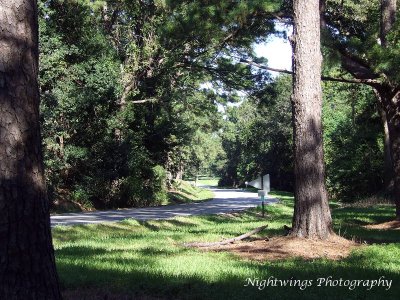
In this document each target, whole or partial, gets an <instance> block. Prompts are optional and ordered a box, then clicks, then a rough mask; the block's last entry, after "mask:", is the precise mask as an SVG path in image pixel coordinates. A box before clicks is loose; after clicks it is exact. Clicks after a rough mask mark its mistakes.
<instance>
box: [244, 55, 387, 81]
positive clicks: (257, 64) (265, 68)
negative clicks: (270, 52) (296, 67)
mask: <svg viewBox="0 0 400 300" xmlns="http://www.w3.org/2000/svg"><path fill="white" fill-rule="evenodd" d="M240 62H241V63H246V64H248V65H251V66H254V67H257V68H260V69H264V70H267V71H273V72H278V73H284V74H289V75H293V71H290V70H285V69H277V68H271V67H268V66H266V65H262V64H259V63H256V62H254V61H251V60H248V59H240ZM321 80H323V81H335V82H342V83H353V84H367V85H370V86H375V85H377V84H380V82H379V81H378V80H376V79H357V78H353V79H348V78H343V77H330V76H321Z"/></svg>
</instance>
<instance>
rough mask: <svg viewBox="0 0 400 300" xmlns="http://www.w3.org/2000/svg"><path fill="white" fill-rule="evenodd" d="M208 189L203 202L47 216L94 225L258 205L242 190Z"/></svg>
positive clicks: (254, 197) (254, 196)
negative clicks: (210, 195) (207, 198)
mask: <svg viewBox="0 0 400 300" xmlns="http://www.w3.org/2000/svg"><path fill="white" fill-rule="evenodd" d="M211 190H212V191H213V192H214V199H213V200H210V201H206V202H200V203H188V204H178V205H170V206H159V207H146V208H130V209H121V210H109V211H95V212H86V213H68V214H61V215H54V216H51V225H52V226H56V225H79V224H97V223H104V222H118V221H121V220H124V219H128V218H132V219H135V220H157V219H169V218H173V217H177V216H193V215H208V214H220V213H229V212H232V211H238V210H244V209H248V208H250V207H255V206H257V205H259V204H260V200H259V199H258V197H257V194H256V193H250V192H244V191H241V190H237V189H215V188H211ZM276 201H277V200H276V199H273V198H268V199H266V203H273V202H276Z"/></svg>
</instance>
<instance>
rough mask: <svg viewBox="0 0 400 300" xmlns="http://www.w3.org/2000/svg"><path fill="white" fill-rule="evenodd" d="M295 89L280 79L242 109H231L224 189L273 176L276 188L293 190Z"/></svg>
mask: <svg viewBox="0 0 400 300" xmlns="http://www.w3.org/2000/svg"><path fill="white" fill-rule="evenodd" d="M291 86H292V82H291V78H290V77H288V76H282V77H278V78H277V79H276V80H275V81H274V82H269V83H266V84H265V86H264V89H263V90H260V91H258V92H256V93H254V94H253V95H252V97H250V98H247V99H245V100H244V101H243V103H241V105H239V106H228V107H227V111H226V120H225V122H224V124H225V125H224V127H223V133H222V144H223V148H224V150H225V152H226V157H227V159H226V164H225V166H224V168H223V170H222V173H221V175H222V178H221V181H220V184H221V185H231V186H232V185H233V186H237V185H243V184H244V182H245V181H250V180H252V179H254V178H256V177H257V176H259V175H260V174H266V173H269V174H270V175H271V185H272V187H273V188H276V189H282V190H289V191H291V190H293V153H292V128H291V107H290V95H291V92H290V90H291Z"/></svg>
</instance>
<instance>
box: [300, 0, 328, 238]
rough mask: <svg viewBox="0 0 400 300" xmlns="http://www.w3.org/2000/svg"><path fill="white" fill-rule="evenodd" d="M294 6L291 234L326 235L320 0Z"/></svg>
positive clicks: (326, 210) (319, 236)
mask: <svg viewBox="0 0 400 300" xmlns="http://www.w3.org/2000/svg"><path fill="white" fill-rule="evenodd" d="M293 6H294V24H295V26H294V50H295V51H294V66H293V67H294V80H293V96H292V105H293V108H292V109H293V133H294V154H295V170H294V174H295V185H296V186H295V211H294V215H293V226H292V235H294V236H298V237H306V238H318V239H326V238H328V237H329V235H330V234H331V232H332V220H331V214H330V210H329V205H328V196H327V191H326V186H325V166H324V155H323V144H322V122H321V111H322V89H321V63H322V55H321V51H320V12H319V0H296V1H294V3H293Z"/></svg>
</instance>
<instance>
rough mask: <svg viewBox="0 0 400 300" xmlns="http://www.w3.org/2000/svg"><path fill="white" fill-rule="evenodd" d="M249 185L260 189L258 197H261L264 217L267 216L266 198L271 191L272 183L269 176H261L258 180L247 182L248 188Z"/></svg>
mask: <svg viewBox="0 0 400 300" xmlns="http://www.w3.org/2000/svg"><path fill="white" fill-rule="evenodd" d="M247 185H251V186H254V187H255V188H258V189H260V190H259V191H258V196H260V200H261V207H262V216H263V217H264V216H265V202H264V201H265V196H267V195H268V193H269V192H270V191H271V189H270V181H269V174H266V175H264V176H260V177H258V178H257V179H255V180H253V181H250V182H246V187H247Z"/></svg>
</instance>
